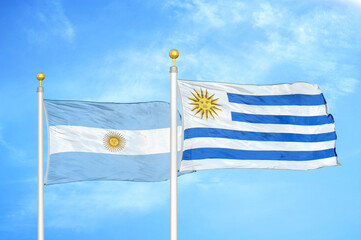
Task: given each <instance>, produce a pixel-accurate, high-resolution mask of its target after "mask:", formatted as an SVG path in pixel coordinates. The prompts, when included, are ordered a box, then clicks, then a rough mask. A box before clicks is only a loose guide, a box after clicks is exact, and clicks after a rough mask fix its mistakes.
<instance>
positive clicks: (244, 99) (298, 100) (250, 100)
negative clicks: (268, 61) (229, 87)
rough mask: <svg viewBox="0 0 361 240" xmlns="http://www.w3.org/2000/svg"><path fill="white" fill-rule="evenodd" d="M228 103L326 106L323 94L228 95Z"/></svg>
mask: <svg viewBox="0 0 361 240" xmlns="http://www.w3.org/2000/svg"><path fill="white" fill-rule="evenodd" d="M227 95H228V101H229V102H232V103H240V104H248V105H265V106H278V105H297V106H314V105H323V104H326V100H325V98H324V97H323V94H322V93H321V94H317V95H307V94H290V95H267V96H253V95H241V94H235V93H227Z"/></svg>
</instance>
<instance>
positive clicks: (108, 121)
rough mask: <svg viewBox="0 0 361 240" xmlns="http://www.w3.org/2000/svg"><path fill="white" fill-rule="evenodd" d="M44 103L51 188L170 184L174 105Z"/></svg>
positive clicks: (48, 182) (161, 103)
mask: <svg viewBox="0 0 361 240" xmlns="http://www.w3.org/2000/svg"><path fill="white" fill-rule="evenodd" d="M44 104H45V110H46V111H45V112H46V118H47V125H48V146H49V149H48V154H49V156H48V167H47V174H46V180H45V183H46V184H56V183H65V182H75V181H87V180H126V181H162V180H167V179H169V172H170V160H169V159H170V153H169V151H170V144H169V141H170V132H169V127H170V105H169V103H166V102H145V103H130V104H122V103H97V102H83V101H57V100H44ZM178 120H179V123H180V116H179V118H178Z"/></svg>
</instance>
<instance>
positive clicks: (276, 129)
mask: <svg viewBox="0 0 361 240" xmlns="http://www.w3.org/2000/svg"><path fill="white" fill-rule="evenodd" d="M210 121H214V120H210ZM202 127H203V128H204V127H206V128H221V129H228V130H236V131H250V132H268V133H298V134H319V133H329V132H334V131H335V125H334V124H333V123H331V124H325V125H316V126H301V125H286V124H260V123H247V122H232V125H230V124H228V123H227V122H216V121H214V124H209V123H204V121H203V122H201V121H194V122H192V126H188V128H202ZM185 129H186V128H185Z"/></svg>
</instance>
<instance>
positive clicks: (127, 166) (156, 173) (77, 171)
mask: <svg viewBox="0 0 361 240" xmlns="http://www.w3.org/2000/svg"><path fill="white" fill-rule="evenodd" d="M169 159H170V154H169V153H162V154H151V155H140V156H139V155H114V154H101V153H83V152H67V153H57V154H52V155H50V163H49V164H50V167H49V173H48V178H47V183H46V184H47V185H49V184H58V183H66V182H77V181H92V180H120V181H136V182H156V181H164V180H168V179H169V175H170V174H169V173H170V161H169ZM188 173H189V172H188Z"/></svg>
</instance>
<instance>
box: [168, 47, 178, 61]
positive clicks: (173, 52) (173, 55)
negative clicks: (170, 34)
mask: <svg viewBox="0 0 361 240" xmlns="http://www.w3.org/2000/svg"><path fill="white" fill-rule="evenodd" d="M178 56H179V52H178V50H177V49H172V50H170V51H169V57H171V58H172V59H176V58H177V57H178Z"/></svg>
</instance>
